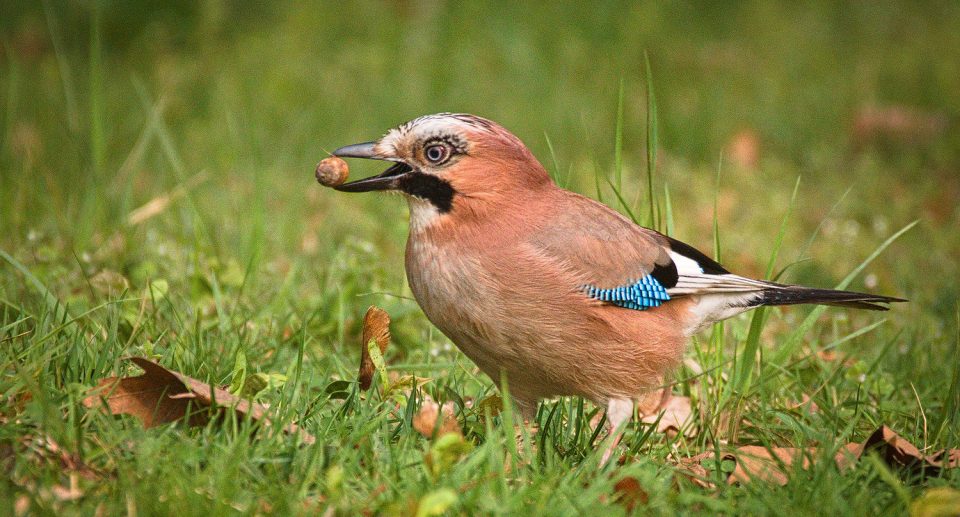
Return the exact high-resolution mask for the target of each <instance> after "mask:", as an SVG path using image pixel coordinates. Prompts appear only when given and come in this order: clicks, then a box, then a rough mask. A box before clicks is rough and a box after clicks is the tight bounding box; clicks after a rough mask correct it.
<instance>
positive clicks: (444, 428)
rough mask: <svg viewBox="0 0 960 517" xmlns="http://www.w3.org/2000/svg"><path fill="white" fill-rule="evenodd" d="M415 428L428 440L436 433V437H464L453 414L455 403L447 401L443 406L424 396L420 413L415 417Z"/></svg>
mask: <svg viewBox="0 0 960 517" xmlns="http://www.w3.org/2000/svg"><path fill="white" fill-rule="evenodd" d="M437 420H439V423H438V422H437ZM413 428H414V429H416V430H417V432H418V433H420V434H422V435H423V436H424V437H426V438H433V436H434V433H436V436H442V435H444V434H447V433H456V434H458V435H461V436H462V435H463V431H462V430H461V429H460V423H459V422H457V417H456V415H454V412H453V402H452V401H447V402H446V403H444V404H443V406H441V405H440V404H438V403H437V402H435V401H434V400H433V399H432V398H430V397H429V396H424V398H423V403H422V404H421V405H420V411H419V412H417V414H416V415H414V416H413Z"/></svg>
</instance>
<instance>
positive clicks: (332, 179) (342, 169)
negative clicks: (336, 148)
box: [316, 156, 350, 187]
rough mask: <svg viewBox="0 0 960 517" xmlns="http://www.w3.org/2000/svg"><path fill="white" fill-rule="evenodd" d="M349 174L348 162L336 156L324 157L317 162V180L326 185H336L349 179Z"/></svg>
mask: <svg viewBox="0 0 960 517" xmlns="http://www.w3.org/2000/svg"><path fill="white" fill-rule="evenodd" d="M349 175H350V167H348V166H347V162H345V161H343V160H341V159H340V158H338V157H336V156H331V157H329V158H324V159H323V161H321V162H320V163H318V164H317V172H316V177H317V182H319V183H320V184H321V185H323V186H325V187H336V186H337V185H340V184H342V183H343V182H344V181H347V176H349Z"/></svg>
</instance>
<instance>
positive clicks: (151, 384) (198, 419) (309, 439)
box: [83, 357, 315, 444]
mask: <svg viewBox="0 0 960 517" xmlns="http://www.w3.org/2000/svg"><path fill="white" fill-rule="evenodd" d="M128 360H130V361H131V362H133V363H134V364H136V365H137V366H139V367H140V368H142V369H143V371H144V373H143V375H140V376H137V377H110V378H107V379H103V380H101V381H100V383H99V384H98V385H97V387H95V388H94V389H93V390H92V393H91V394H90V395H88V396H87V397H86V398H85V399H84V400H83V404H84V405H85V406H87V407H89V408H97V407H103V406H104V403H105V404H106V409H107V410H108V411H109V412H110V413H112V414H115V415H116V414H128V415H133V416H134V417H135V418H137V419H138V420H140V421H141V422H142V423H143V426H144V427H146V428H150V427H154V426H158V425H161V424H165V423H169V422H175V421H179V420H183V419H184V418H187V424H188V425H190V426H196V425H205V424H206V423H207V422H208V421H209V420H210V417H211V414H216V415H220V414H222V410H223V409H224V408H228V407H229V408H233V409H234V411H236V412H237V414H239V415H241V416H249V417H250V418H251V419H253V420H255V421H257V422H260V424H262V425H264V426H268V427H269V426H271V425H272V422H271V420H270V419H269V418H268V417H267V409H266V407H265V406H263V405H261V404H254V403H251V402H250V401H248V400H243V399H240V398H238V397H236V396H234V395H232V394H230V393H229V392H228V391H226V390H222V389H219V388H211V387H210V385H209V384H207V383H205V382H200V381H198V380H196V379H194V378H192V377H188V376H186V375H183V374H181V373H178V372H175V371H173V370H168V369H166V368H164V367H163V366H160V365H159V364H157V363H155V362H153V361H150V360H147V359H144V358H142V357H130V358H128ZM211 410H212V411H211ZM283 431H284V432H286V433H288V434H292V435H297V436H299V437H300V438H301V439H302V440H303V442H304V443H307V444H312V443H314V441H315V439H314V437H313V436H312V435H311V434H310V433H307V432H306V431H304V430H303V429H301V428H300V427H299V426H297V425H296V424H293V423H291V424H288V425H287V426H286V427H284V428H283Z"/></svg>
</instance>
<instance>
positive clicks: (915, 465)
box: [860, 426, 960, 475]
mask: <svg viewBox="0 0 960 517" xmlns="http://www.w3.org/2000/svg"><path fill="white" fill-rule="evenodd" d="M860 449H861V455H862V454H863V453H864V452H869V451H875V452H876V453H877V454H879V455H880V458H881V459H882V460H883V461H884V462H886V464H887V465H890V466H891V467H901V468H906V469H910V470H921V469H922V470H926V471H928V472H929V473H930V474H931V475H936V474H937V473H939V471H940V469H942V468H957V467H960V449H947V450H941V451H937V452H935V453H933V454H923V453H922V452H920V449H918V448H917V446H916V445H914V444H912V443H910V442H909V441H907V440H905V439H904V438H903V437H901V436H900V435H898V434H897V433H896V432H894V431H893V429H890V428H889V427H887V426H883V427H881V428H879V429H877V430H876V431H874V432H873V434H871V435H870V436H869V437H868V438H867V439H866V440H864V442H863V444H862V446H861V448H860Z"/></svg>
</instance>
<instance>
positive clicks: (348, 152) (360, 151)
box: [333, 142, 382, 160]
mask: <svg viewBox="0 0 960 517" xmlns="http://www.w3.org/2000/svg"><path fill="white" fill-rule="evenodd" d="M374 145H376V142H364V143H362V144H353V145H345V146H343V147H341V148H340V149H337V150H336V151H334V152H333V155H334V156H339V157H341V158H367V159H370V160H380V159H382V158H380V157H379V156H377V154H376V153H375V152H374V150H373V146H374Z"/></svg>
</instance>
